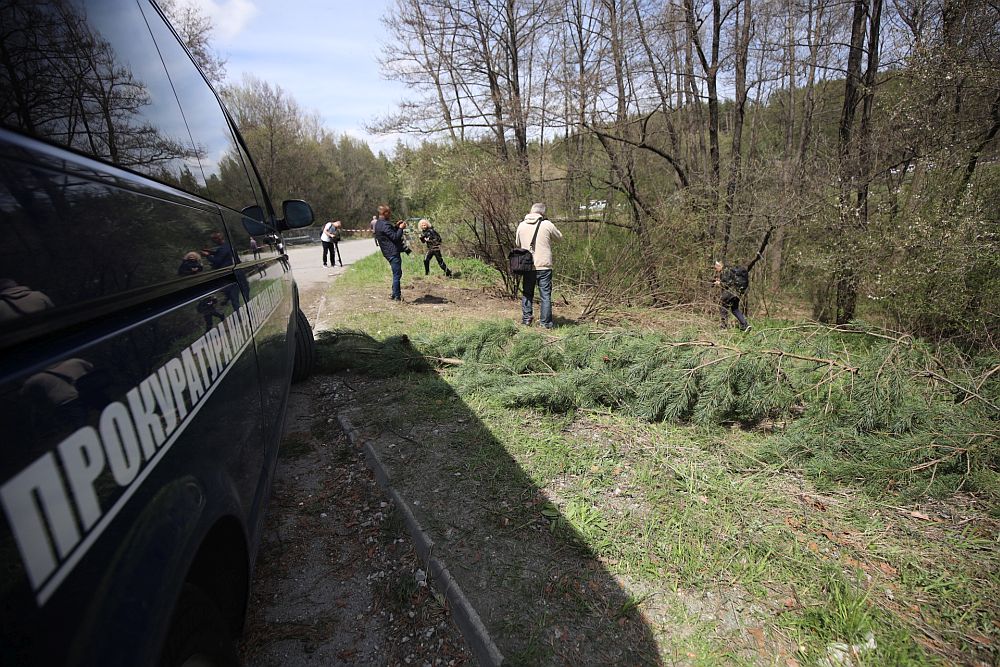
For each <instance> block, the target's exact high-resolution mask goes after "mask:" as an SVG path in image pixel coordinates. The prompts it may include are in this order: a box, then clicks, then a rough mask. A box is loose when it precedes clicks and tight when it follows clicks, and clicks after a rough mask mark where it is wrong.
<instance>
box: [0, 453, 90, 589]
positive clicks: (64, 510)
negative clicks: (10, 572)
mask: <svg viewBox="0 0 1000 667" xmlns="http://www.w3.org/2000/svg"><path fill="white" fill-rule="evenodd" d="M0 499H2V500H3V509H4V512H6V514H7V522H8V523H9V524H10V529H11V532H12V533H13V534H14V539H16V540H17V546H18V548H19V549H20V550H21V560H22V561H23V562H24V569H25V571H26V572H27V573H28V579H29V580H30V581H31V585H32V587H33V588H35V589H36V590H37V589H38V588H39V587H40V586H41V585H42V584H43V583H45V580H46V579H47V578H48V577H49V575H51V574H52V572H53V571H54V570H55V569H56V555H55V553H53V549H52V544H51V543H50V542H49V537H48V531H51V533H52V539H53V541H54V542H55V546H56V549H58V551H59V556H60V557H63V558H64V557H66V555H67V554H69V552H70V551H72V550H73V547H74V546H76V544H77V542H79V541H80V531H79V529H78V528H77V526H76V521H75V520H74V519H73V511H72V509H70V505H69V498H68V497H67V496H66V488H65V487H64V486H63V483H62V479H61V478H60V477H59V470H58V469H57V468H56V457H55V456H54V455H53V454H52V452H48V453H47V454H45V455H44V456H41V457H39V458H38V460H36V461H35V462H34V463H32V464H31V465H30V466H28V467H27V468H25V469H24V470H22V471H21V472H19V473H18V474H17V475H16V476H15V477H13V478H11V479H9V480H8V481H7V483H6V484H4V485H3V486H2V487H0ZM46 529H48V530H46Z"/></svg>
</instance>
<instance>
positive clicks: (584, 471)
mask: <svg viewBox="0 0 1000 667" xmlns="http://www.w3.org/2000/svg"><path fill="white" fill-rule="evenodd" d="M386 275H387V274H386ZM356 317H357V320H355V321H356V322H357V323H358V324H359V325H360V326H364V328H365V331H366V332H367V334H364V335H358V334H350V333H347V334H345V333H344V332H340V334H339V335H337V336H335V337H330V338H328V339H327V340H326V341H324V343H323V344H322V345H321V364H322V365H323V367H324V368H325V369H326V370H329V371H336V370H340V369H343V368H347V367H349V368H352V369H355V370H357V371H360V372H365V373H369V374H372V375H375V376H378V377H393V378H397V380H398V382H399V383H400V386H404V387H406V393H407V397H406V399H405V400H404V401H403V402H402V403H401V405H400V409H401V410H403V411H408V413H409V414H411V415H412V414H413V413H414V411H417V410H419V411H420V414H421V416H422V417H423V418H424V419H425V420H428V421H432V422H438V423H441V424H448V423H451V422H453V421H454V420H455V419H456V418H458V415H460V414H467V412H468V411H471V412H472V413H473V414H474V415H475V416H476V417H477V418H478V419H479V420H481V423H482V426H480V425H478V424H477V425H474V426H472V425H470V427H469V428H465V429H462V430H461V431H460V432H458V433H455V434H454V438H455V445H456V446H457V447H459V448H460V450H461V451H462V452H463V457H462V458H461V459H460V460H456V461H455V462H454V465H455V466H456V467H457V469H460V470H461V471H462V473H463V475H464V476H465V478H466V479H470V480H473V481H474V482H475V483H476V484H478V487H477V488H480V489H482V493H483V495H484V497H506V498H512V499H518V498H523V497H524V495H525V493H530V488H528V487H530V486H533V487H535V488H537V489H539V490H541V491H542V492H543V493H544V494H545V495H546V496H547V497H548V499H549V500H548V501H547V502H545V503H543V504H541V505H539V506H537V507H519V508H518V509H516V511H511V513H510V514H511V516H512V517H513V518H512V521H514V522H515V523H519V522H521V521H523V520H530V519H531V517H532V516H533V515H534V516H535V517H539V518H541V519H543V520H544V521H545V522H546V525H547V527H548V530H549V531H550V532H551V533H552V534H553V535H556V536H558V537H559V538H560V539H561V540H563V541H564V542H565V543H566V546H567V548H571V549H583V550H585V551H586V552H588V553H591V554H593V557H594V558H596V559H599V560H600V562H601V563H602V564H604V565H605V566H606V567H608V568H609V569H610V570H611V571H612V572H613V573H614V574H616V575H617V576H618V577H619V578H620V579H621V581H623V582H626V584H627V585H629V586H630V587H631V588H632V589H633V593H632V597H631V598H629V599H628V600H626V602H625V603H622V605H621V606H622V608H621V609H615V610H610V611H609V612H608V613H610V614H612V615H615V614H619V615H620V614H622V613H624V614H632V613H641V614H643V615H645V614H647V613H650V614H653V612H654V611H655V612H656V613H657V614H658V616H656V618H658V619H660V620H659V621H657V622H656V623H654V624H653V625H654V632H655V634H656V639H657V641H658V642H659V646H660V651H661V656H662V657H663V658H664V659H665V660H666V661H667V662H670V661H674V662H680V663H684V664H706V665H708V664H720V663H725V664H744V663H746V664H752V662H751V663H747V654H746V652H745V651H742V650H736V649H734V648H733V647H731V646H730V645H729V643H728V642H729V635H726V634H725V633H724V632H722V631H721V630H720V628H719V623H717V622H715V621H706V620H705V618H706V615H705V612H704V611H703V610H702V607H703V606H704V605H705V604H706V603H705V600H706V599H707V598H706V596H707V595H711V594H716V595H718V591H720V590H722V591H727V593H726V595H727V596H729V598H730V599H727V600H726V603H727V604H729V605H730V606H733V607H735V606H736V605H739V606H740V609H741V612H740V614H741V622H742V623H743V624H744V625H745V626H749V627H759V628H761V633H762V634H761V637H762V641H763V642H764V646H763V647H761V648H760V653H761V654H763V655H764V656H768V660H772V659H776V658H775V656H780V655H784V656H788V657H795V658H796V659H797V660H798V661H800V663H801V664H816V663H818V662H820V661H822V660H824V659H825V658H826V657H828V652H829V651H830V650H831V647H832V646H834V645H835V644H836V643H838V642H840V643H844V644H846V645H847V646H851V645H867V643H868V640H869V635H870V637H871V638H872V639H873V640H874V648H870V649H869V648H865V649H864V655H863V660H864V661H865V664H894V665H933V664H941V663H947V662H949V661H964V662H972V661H973V660H975V659H978V660H983V661H986V662H989V661H991V660H996V659H997V657H998V656H997V653H996V649H995V648H994V647H995V646H997V645H1000V627H998V626H997V625H996V619H997V618H998V617H1000V606H998V604H1000V603H998V601H1000V541H998V538H997V532H996V524H995V523H989V522H988V517H987V516H986V515H985V512H984V510H989V508H990V507H991V506H992V507H993V508H994V509H993V511H994V512H995V511H996V509H995V508H996V505H997V500H998V499H1000V484H998V483H997V481H998V477H1000V476H998V474H997V472H996V469H997V467H998V452H997V442H996V437H997V424H996V418H997V416H996V414H994V413H993V412H992V411H991V410H989V409H988V408H987V407H986V406H985V405H984V404H983V401H980V400H969V396H968V394H967V393H966V392H963V391H961V390H958V389H956V388H955V387H954V386H953V385H952V384H949V383H947V382H944V381H941V380H936V379H935V378H932V377H928V376H927V375H924V374H922V373H923V372H924V371H925V370H927V369H928V368H930V369H936V371H935V372H940V371H941V368H940V366H941V362H942V361H944V362H947V363H948V364H949V366H948V371H947V375H946V377H947V379H948V380H950V382H951V383H953V384H955V385H959V386H963V387H971V386H975V383H974V379H975V377H977V374H978V376H981V375H982V373H983V372H985V370H988V369H989V368H991V367H992V366H991V364H993V365H995V360H982V359H973V360H969V359H963V358H960V357H959V356H957V355H956V356H954V357H948V356H947V354H948V352H947V351H944V352H942V351H941V350H933V351H932V350H930V349H929V348H927V347H925V346H923V345H922V344H921V343H919V342H914V341H898V340H897V341H889V340H886V339H884V338H882V337H880V335H871V334H865V333H846V332H831V331H829V330H825V329H822V328H818V327H810V326H799V327H796V326H788V325H787V324H786V325H783V326H780V327H775V328H771V329H765V330H763V331H760V332H756V333H754V334H752V335H751V336H741V335H740V334H739V333H715V332H713V333H711V334H706V333H705V332H704V331H701V330H697V329H690V330H683V331H681V332H680V333H679V334H678V335H675V336H670V337H667V336H664V335H660V334H655V333H651V332H631V331H629V332H626V331H610V332H608V331H601V332H595V331H592V330H589V329H587V328H585V327H566V328H561V329H557V330H556V331H555V332H554V334H542V333H539V332H537V331H532V330H525V329H521V328H518V327H516V326H514V325H513V324H512V323H510V322H499V321H498V322H487V323H480V324H468V323H463V322H462V321H461V320H460V319H458V318H455V319H449V320H448V323H447V325H445V326H440V321H439V320H437V318H428V317H425V316H424V315H422V314H420V313H414V312H405V313H402V314H398V313H380V314H377V315H375V316H368V315H363V316H362V315H358V316H356ZM404 333H405V334H406V336H407V338H406V345H405V346H402V345H400V338H399V336H401V335H402V334H404ZM872 333H873V334H877V333H878V332H872ZM368 334H370V335H368ZM403 349H406V350H407V352H406V355H408V356H406V357H405V358H403V357H400V356H398V355H396V356H394V355H395V354H396V353H395V352H394V350H397V351H398V350H403ZM414 349H416V350H417V351H418V352H419V353H420V354H418V355H416V356H419V357H421V358H419V359H415V358H412V357H413V356H414V353H413V350H414ZM776 351H778V352H784V353H785V354H778V353H775V352H776ZM942 355H944V356H945V358H944V359H942ZM803 357H808V358H812V359H825V360H828V361H827V362H826V363H824V362H817V361H810V360H809V359H803ZM439 358H451V359H461V360H462V362H463V363H462V364H460V365H454V364H450V363H449V364H440V363H439V362H438V359H439ZM831 362H832V363H831ZM849 369H858V370H857V372H854V371H852V370H849ZM441 379H443V380H444V381H445V383H446V384H445V383H442V382H441V381H440V380H441ZM977 393H978V394H979V395H980V396H981V397H982V398H983V399H985V400H986V401H994V402H995V401H997V400H998V394H1000V387H998V384H997V382H996V380H994V381H993V382H991V383H986V384H983V385H982V386H980V387H979V390H978V391H977ZM456 395H457V396H458V397H460V399H461V400H460V401H458V402H456V401H455V400H454V399H455V396H456ZM416 397H419V398H416ZM959 434H964V435H962V436H961V437H960V436H959ZM428 446H432V445H428ZM949 448H951V449H949ZM959 448H964V449H965V451H963V452H957V450H958V449H959ZM970 491H971V492H974V493H975V494H976V495H975V496H972V498H974V499H976V500H977V502H976V503H975V504H974V506H969V507H968V508H966V509H963V507H964V506H963V505H962V502H964V501H962V498H965V497H967V496H965V495H957V496H956V495H955V494H956V493H960V494H967V493H968V492H970ZM933 497H937V498H941V499H942V501H943V502H944V503H952V502H954V503H955V504H954V508H953V510H950V511H954V512H955V513H959V512H963V511H966V512H967V513H968V518H967V519H962V520H959V519H957V518H956V519H954V520H947V521H938V520H936V519H935V517H932V516H930V515H931V513H932V510H931V509H925V508H924V507H923V506H920V505H911V504H910V503H912V502H914V501H921V502H926V501H928V499H929V498H933ZM908 507H912V508H914V509H912V510H910V509H907V508H908ZM945 507H952V505H947V504H946V505H945ZM629 601H631V603H630V602H629ZM625 607H628V608H627V609H626V608H625ZM718 607H719V609H720V610H721V611H718V610H714V608H713V613H723V612H725V610H726V608H727V606H726V604H719V605H718ZM650 622H651V623H652V621H650ZM677 628H683V632H677V631H676V630H677ZM512 630H513V629H512ZM517 632H518V633H520V635H521V636H527V635H528V634H530V633H531V632H532V629H531V628H527V627H518V628H517ZM526 646H527V648H525V649H524V652H523V654H522V655H516V656H509V657H510V658H512V660H511V662H512V664H516V663H518V662H520V663H523V664H537V663H539V662H545V661H546V660H547V659H548V658H549V656H548V653H547V652H546V649H545V648H544V644H543V643H542V642H538V641H533V642H526ZM779 663H780V664H784V661H783V660H780V661H779Z"/></svg>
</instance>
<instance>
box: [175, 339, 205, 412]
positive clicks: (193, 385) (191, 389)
mask: <svg viewBox="0 0 1000 667" xmlns="http://www.w3.org/2000/svg"><path fill="white" fill-rule="evenodd" d="M181 359H182V360H183V361H184V375H185V377H186V378H187V386H188V394H189V395H190V396H191V407H192V408H193V407H194V406H196V405H198V401H200V400H201V397H202V396H203V395H204V394H205V385H203V384H202V382H201V371H200V370H199V369H198V363H197V362H196V361H195V360H194V355H193V354H191V348H188V349H186V350H184V351H183V352H181Z"/></svg>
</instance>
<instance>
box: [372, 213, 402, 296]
mask: <svg viewBox="0 0 1000 667" xmlns="http://www.w3.org/2000/svg"><path fill="white" fill-rule="evenodd" d="M378 216H379V219H378V222H376V223H375V242H376V243H378V247H379V249H380V250H381V251H382V256H383V257H385V259H386V261H387V262H389V266H390V267H391V268H392V296H391V297H390V298H391V299H392V300H393V301H402V300H403V293H402V291H401V290H400V287H399V283H400V281H402V279H403V259H402V257H400V253H402V252H403V249H404V244H403V234H404V233H405V230H406V222H405V221H403V220H399V221H397V222H396V223H395V224H394V223H392V222H389V218H390V217H391V216H392V210H391V209H390V208H389V206H388V205H387V204H382V205H381V206H379V207H378Z"/></svg>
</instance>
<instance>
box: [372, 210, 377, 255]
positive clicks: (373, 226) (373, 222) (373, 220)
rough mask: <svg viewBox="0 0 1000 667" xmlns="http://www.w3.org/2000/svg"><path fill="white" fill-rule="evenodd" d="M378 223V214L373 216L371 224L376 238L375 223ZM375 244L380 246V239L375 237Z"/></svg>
mask: <svg viewBox="0 0 1000 667" xmlns="http://www.w3.org/2000/svg"><path fill="white" fill-rule="evenodd" d="M377 224H378V216H377V215H373V216H372V224H371V229H372V238H375V225H377ZM375 246H376V247H378V239H375Z"/></svg>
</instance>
